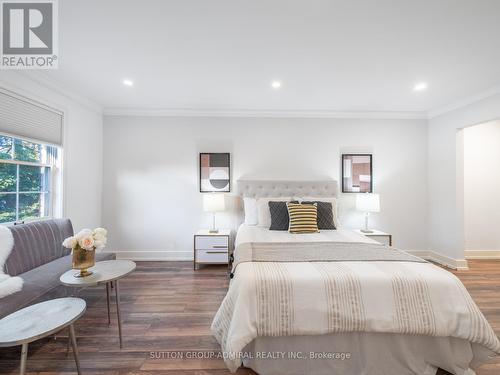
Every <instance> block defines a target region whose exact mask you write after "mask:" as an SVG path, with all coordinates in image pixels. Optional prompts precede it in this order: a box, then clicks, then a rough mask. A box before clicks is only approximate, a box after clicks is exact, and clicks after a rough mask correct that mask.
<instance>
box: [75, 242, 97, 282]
mask: <svg viewBox="0 0 500 375" xmlns="http://www.w3.org/2000/svg"><path fill="white" fill-rule="evenodd" d="M94 265H95V250H92V251H87V250H85V249H82V248H81V247H80V245H76V247H75V248H74V249H73V269H75V270H80V272H78V273H76V274H75V277H86V276H90V275H92V271H89V270H88V269H89V268H90V267H93V266H94Z"/></svg>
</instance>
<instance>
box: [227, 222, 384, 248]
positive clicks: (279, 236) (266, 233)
mask: <svg viewBox="0 0 500 375" xmlns="http://www.w3.org/2000/svg"><path fill="white" fill-rule="evenodd" d="M251 242H283V243H285V242H364V243H377V242H376V241H374V240H372V239H371V238H368V237H366V236H362V235H360V234H358V233H356V232H354V231H352V230H348V229H342V228H339V229H337V230H321V231H320V232H318V233H308V234H292V233H289V232H288V231H286V230H269V229H267V228H263V227H258V226H254V225H245V224H242V225H241V226H240V227H239V228H238V232H237V233H236V240H235V245H234V246H235V249H237V248H238V246H239V245H241V244H243V243H251Z"/></svg>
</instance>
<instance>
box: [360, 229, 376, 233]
mask: <svg viewBox="0 0 500 375" xmlns="http://www.w3.org/2000/svg"><path fill="white" fill-rule="evenodd" d="M360 232H361V233H373V230H371V229H360Z"/></svg>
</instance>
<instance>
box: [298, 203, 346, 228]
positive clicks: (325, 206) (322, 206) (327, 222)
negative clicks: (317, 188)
mask: <svg viewBox="0 0 500 375" xmlns="http://www.w3.org/2000/svg"><path fill="white" fill-rule="evenodd" d="M301 203H303V204H314V203H316V206H317V207H318V229H324V230H333V229H337V228H336V227H335V222H334V221H333V206H332V203H331V202H321V201H302V202H301Z"/></svg>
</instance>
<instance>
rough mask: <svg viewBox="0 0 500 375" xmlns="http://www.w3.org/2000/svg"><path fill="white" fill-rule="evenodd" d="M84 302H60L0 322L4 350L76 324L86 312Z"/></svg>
mask: <svg viewBox="0 0 500 375" xmlns="http://www.w3.org/2000/svg"><path fill="white" fill-rule="evenodd" d="M86 306H87V305H86V303H85V301H84V300H83V299H81V298H71V297H70V298H57V299H52V300H49V301H45V302H41V303H37V304H35V305H31V306H28V307H25V308H24V309H21V310H18V311H16V312H15V313H12V314H10V315H7V316H6V317H5V318H3V319H0V347H6V346H14V345H21V344H24V343H30V342H32V341H35V340H38V339H40V338H42V337H46V336H49V335H51V334H53V333H55V332H57V331H59V330H61V329H62V328H64V327H66V326H68V325H70V324H72V323H73V322H74V321H76V320H77V319H78V318H80V317H81V316H82V315H83V313H84V312H85V309H86Z"/></svg>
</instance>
